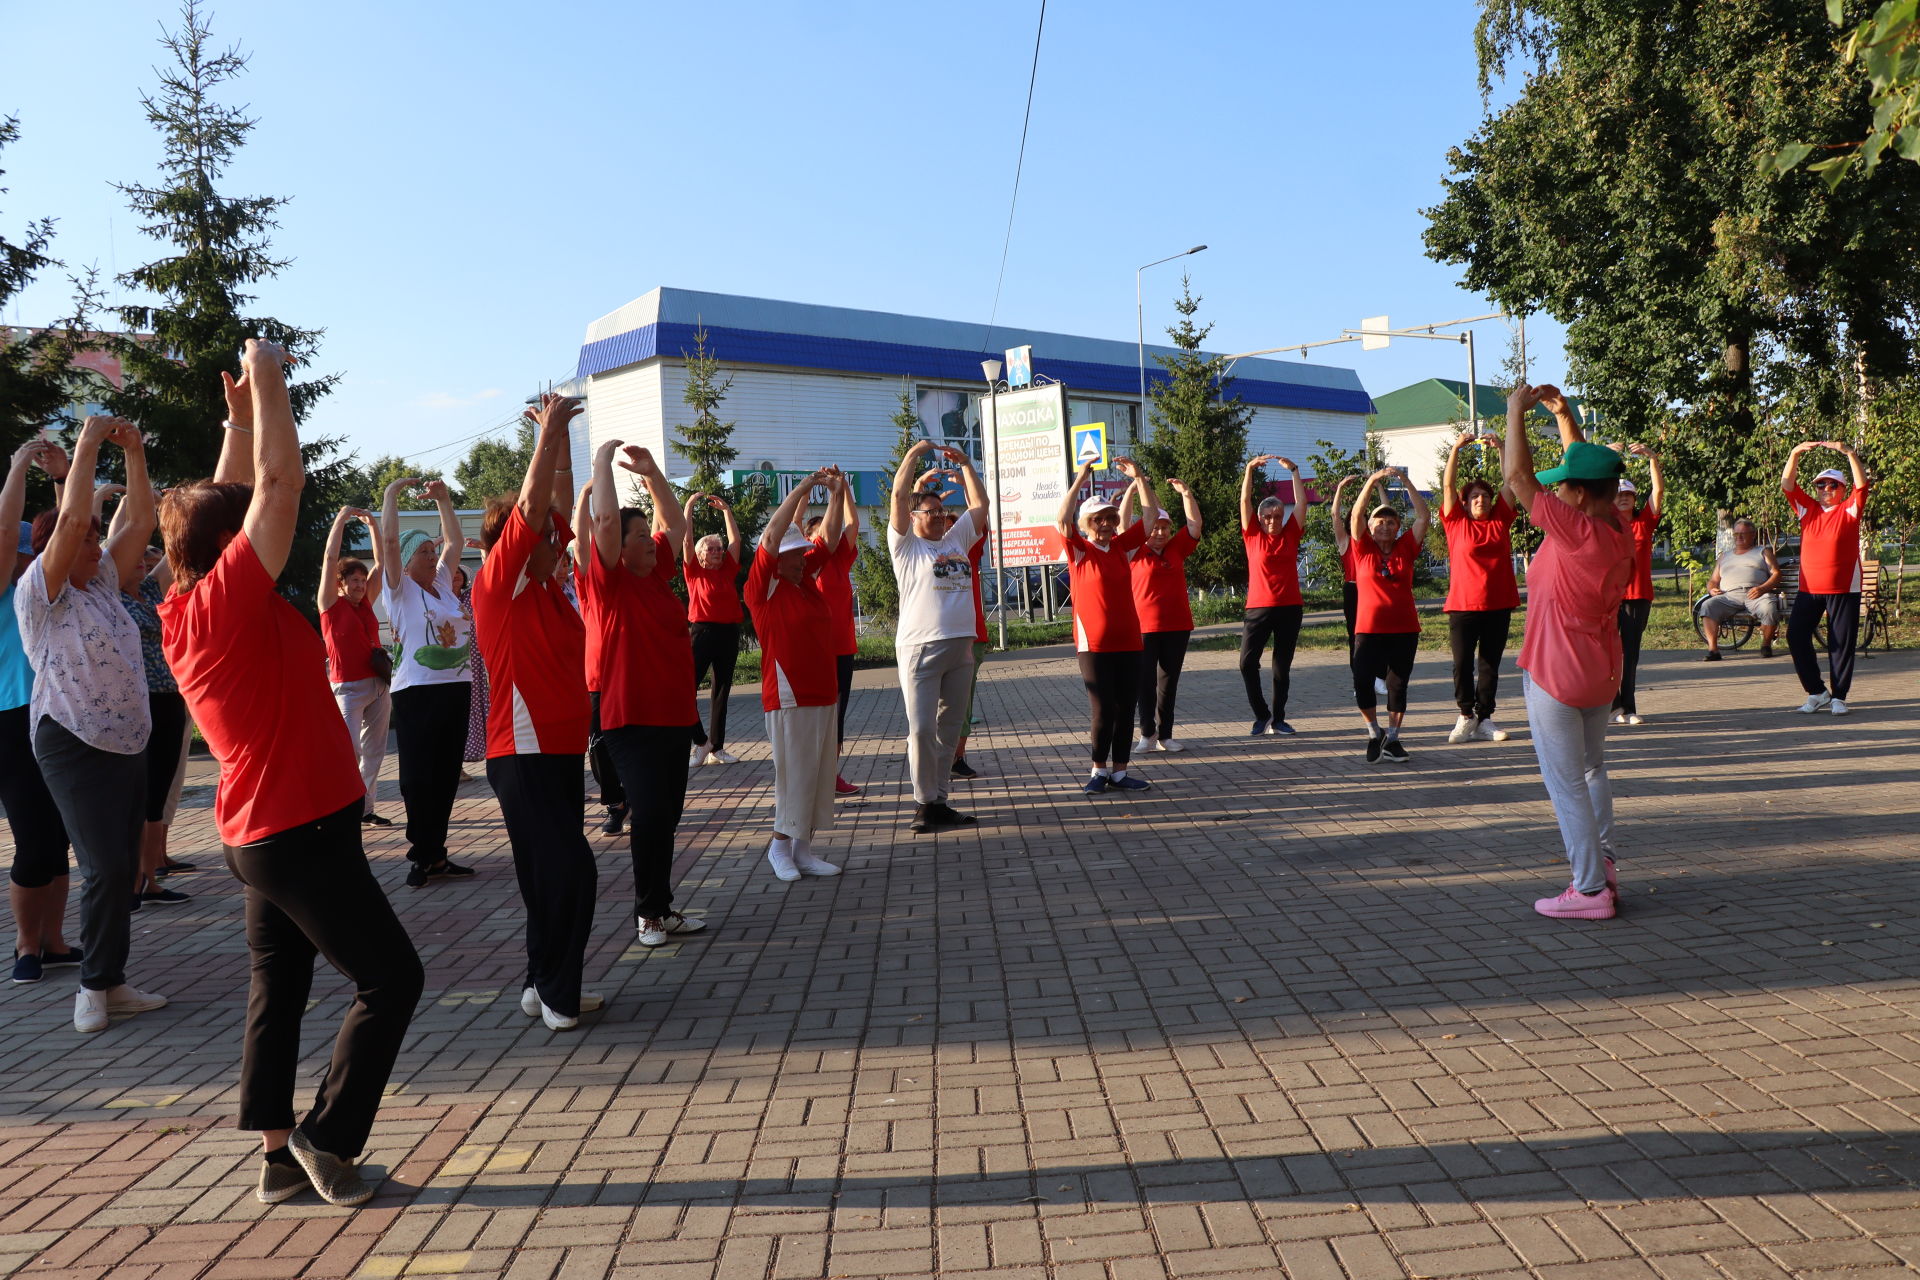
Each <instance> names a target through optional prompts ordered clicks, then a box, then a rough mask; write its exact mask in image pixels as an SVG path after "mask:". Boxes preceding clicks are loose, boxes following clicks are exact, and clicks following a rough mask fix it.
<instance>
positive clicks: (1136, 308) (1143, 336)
mask: <svg viewBox="0 0 1920 1280" xmlns="http://www.w3.org/2000/svg"><path fill="white" fill-rule="evenodd" d="M1206 247H1207V246H1205V245H1203V244H1197V245H1195V246H1193V248H1191V249H1182V250H1181V251H1180V252H1179V253H1170V254H1168V255H1167V256H1166V257H1164V258H1158V259H1156V260H1154V261H1152V262H1149V263H1148V264H1147V266H1146V267H1136V268H1135V269H1134V272H1133V323H1134V327H1135V328H1136V329H1137V330H1138V331H1139V344H1140V420H1139V421H1138V422H1137V423H1136V424H1135V426H1136V427H1137V428H1138V433H1137V434H1138V436H1139V438H1140V439H1142V440H1144V439H1146V435H1147V312H1146V308H1145V307H1144V306H1143V305H1142V303H1141V301H1140V273H1141V272H1142V271H1145V270H1146V269H1147V267H1157V266H1159V265H1160V264H1161V263H1162V262H1172V261H1173V260H1174V259H1175V258H1187V257H1191V256H1192V255H1194V254H1196V253H1199V252H1200V251H1201V250H1202V249H1205V248H1206Z"/></svg>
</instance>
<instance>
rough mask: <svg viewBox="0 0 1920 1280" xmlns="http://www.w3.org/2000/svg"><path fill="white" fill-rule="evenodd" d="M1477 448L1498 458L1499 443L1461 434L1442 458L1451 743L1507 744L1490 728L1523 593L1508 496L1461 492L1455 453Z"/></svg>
mask: <svg viewBox="0 0 1920 1280" xmlns="http://www.w3.org/2000/svg"><path fill="white" fill-rule="evenodd" d="M1475 441H1478V442H1479V443H1480V444H1481V446H1482V447H1483V448H1486V449H1488V450H1490V451H1491V452H1492V453H1493V454H1494V456H1495V457H1496V458H1497V457H1498V456H1499V454H1500V440H1499V437H1497V436H1483V435H1481V434H1480V433H1479V432H1478V431H1477V430H1476V431H1466V432H1462V433H1461V434H1460V436H1459V437H1458V438H1457V439H1455V440H1454V442H1453V447H1452V448H1451V449H1449V450H1448V451H1447V471H1446V476H1445V478H1444V479H1442V480H1441V482H1440V528H1441V530H1442V532H1444V533H1445V534H1446V535H1447V602H1446V606H1445V607H1446V614H1447V640H1448V643H1449V645H1450V646H1451V648H1452V649H1453V700H1454V703H1455V704H1456V705H1457V706H1458V707H1459V708H1460V719H1459V720H1457V721H1455V722H1454V726H1453V732H1452V733H1449V734H1448V735H1447V741H1448V742H1469V741H1472V740H1473V739H1476V738H1478V739H1480V740H1481V741H1483V742H1505V741H1506V740H1507V731H1506V730H1505V729H1502V728H1501V727H1500V726H1499V725H1497V724H1495V723H1494V722H1493V707H1494V698H1495V696H1496V695H1497V694H1498V692H1499V689H1500V656H1501V655H1502V654H1504V653H1505V652H1506V651H1507V639H1508V637H1509V636H1511V635H1512V633H1513V611H1514V610H1515V609H1517V608H1518V607H1519V606H1520V588H1519V586H1518V584H1516V583H1515V582H1514V578H1513V522H1514V520H1515V519H1516V518H1517V517H1518V514H1519V513H1518V512H1516V511H1515V510H1514V509H1513V502H1512V495H1510V494H1508V493H1507V492H1506V491H1505V490H1504V489H1502V490H1500V491H1498V492H1496V491H1495V490H1494V487H1493V486H1492V485H1491V484H1488V483H1487V482H1486V481H1485V480H1470V481H1468V482H1467V485H1466V487H1465V488H1460V487H1459V480H1460V450H1461V449H1462V448H1464V447H1465V446H1467V445H1469V444H1471V443H1474V442H1475Z"/></svg>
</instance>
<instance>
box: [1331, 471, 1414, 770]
mask: <svg viewBox="0 0 1920 1280" xmlns="http://www.w3.org/2000/svg"><path fill="white" fill-rule="evenodd" d="M1405 477H1406V472H1404V471H1402V470H1401V469H1400V468H1398V467H1382V468H1380V470H1378V471H1376V472H1374V473H1373V474H1372V475H1370V476H1368V477H1367V482H1366V484H1364V485H1362V486H1361V487H1360V497H1359V498H1358V499H1356V500H1355V502H1354V504H1353V514H1352V516H1350V517H1349V518H1348V522H1347V536H1348V537H1349V538H1351V539H1353V579H1354V585H1355V586H1356V587H1357V588H1358V589H1359V609H1358V614H1357V616H1356V618H1355V620H1354V621H1355V630H1354V635H1353V657H1352V659H1351V666H1352V667H1353V700H1354V703H1355V705H1356V706H1358V707H1359V708H1360V718H1361V719H1363V720H1365V721H1366V722H1367V763H1368V764H1377V763H1378V762H1379V760H1380V758H1381V756H1383V755H1384V756H1385V757H1386V758H1387V759H1389V760H1391V761H1393V762H1394V763H1396V764H1405V763H1406V762H1407V749H1406V748H1405V747H1403V746H1401V745H1400V724H1401V722H1402V721H1403V720H1405V719H1406V717H1407V681H1408V680H1410V679H1411V678H1412V677H1413V658H1414V654H1415V653H1416V652H1418V650H1419V648H1420V615H1419V613H1418V612H1417V611H1416V610H1415V609H1414V607H1413V566H1414V562H1415V561H1417V560H1418V559H1419V558H1420V544H1421V543H1422V542H1423V541H1425V539H1426V536H1427V500H1426V498H1425V497H1424V496H1422V495H1421V493H1420V491H1419V490H1418V489H1416V488H1414V487H1413V485H1411V484H1408V485H1407V497H1408V498H1409V499H1410V500H1411V501H1412V503H1413V528H1412V529H1410V530H1408V531H1407V532H1405V533H1402V532H1401V531H1400V513H1399V512H1398V511H1396V510H1394V508H1393V507H1392V506H1390V505H1388V504H1386V503H1382V504H1380V505H1379V506H1377V507H1375V508H1373V509H1372V511H1370V512H1368V513H1367V515H1366V516H1364V517H1363V516H1362V515H1361V512H1363V511H1367V500H1368V498H1370V497H1372V495H1373V487H1374V486H1375V485H1376V484H1380V483H1381V482H1382V481H1384V480H1392V479H1395V478H1400V479H1402V480H1404V479H1405ZM1383 488H1384V486H1383ZM1380 679H1384V680H1385V681H1386V685H1387V728H1386V732H1385V735H1384V736H1382V733H1381V729H1380V720H1379V717H1378V715H1377V714H1376V713H1375V709H1376V708H1377V707H1378V706H1379V694H1378V693H1376V692H1375V690H1374V683H1373V682H1374V681H1375V680H1380Z"/></svg>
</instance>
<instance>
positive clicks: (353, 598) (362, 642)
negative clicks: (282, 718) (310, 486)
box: [315, 507, 393, 827]
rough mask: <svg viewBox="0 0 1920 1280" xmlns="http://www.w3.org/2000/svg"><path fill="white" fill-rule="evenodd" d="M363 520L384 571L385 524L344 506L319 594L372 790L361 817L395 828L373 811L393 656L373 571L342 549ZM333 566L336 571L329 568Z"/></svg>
mask: <svg viewBox="0 0 1920 1280" xmlns="http://www.w3.org/2000/svg"><path fill="white" fill-rule="evenodd" d="M354 520H358V521H359V522H360V523H361V524H363V525H365V526H366V527H367V533H368V534H369V537H368V540H367V545H368V546H369V547H371V548H372V551H373V570H372V571H373V572H374V573H378V572H379V571H380V526H379V524H378V523H377V522H376V521H375V520H374V518H373V515H372V513H370V512H367V511H363V510H361V509H360V508H359V507H342V508H340V514H339V515H337V516H335V517H334V518H333V527H332V528H331V529H329V530H328V531H327V549H326V553H325V554H324V555H322V556H321V557H320V564H321V566H322V567H321V571H320V572H321V577H320V592H319V597H318V599H317V600H316V601H315V603H316V604H318V605H319V606H320V635H321V638H322V639H324V640H325V641H326V643H327V679H328V680H329V681H331V682H332V684H333V700H334V702H335V703H337V704H338V705H339V707H340V716H341V718H342V719H343V720H345V721H346V722H347V732H348V733H349V734H351V735H353V742H354V751H355V754H356V755H357V756H358V757H359V760H360V781H361V782H362V783H363V784H365V786H366V788H367V798H366V808H365V809H364V811H362V813H361V814H360V821H361V822H363V823H365V824H366V825H368V826H370V827H390V826H392V825H393V823H392V822H390V821H389V820H387V819H386V818H383V817H381V816H380V815H379V814H377V813H375V812H374V811H373V795H374V791H375V789H376V788H377V787H378V786H379V785H380V764H381V762H382V761H384V760H385V759H386V758H387V718H388V716H389V715H390V714H391V713H392V711H393V699H392V697H391V696H389V695H388V693H387V681H388V680H389V679H390V678H391V677H392V675H393V659H392V657H391V656H390V655H388V653H387V651H386V650H385V648H383V647H382V646H381V644H380V618H379V615H378V614H376V613H374V611H373V600H372V599H371V597H369V596H368V594H367V583H368V581H369V578H370V575H369V573H368V570H367V565H366V563H365V562H364V561H362V560H360V559H359V558H358V557H355V556H343V555H341V554H340V547H341V543H342V541H343V539H344V538H345V535H346V531H347V525H348V523H349V522H351V521H354ZM329 570H330V571H331V572H329ZM376 653H378V654H379V655H380V660H381V661H382V662H383V663H384V666H383V668H382V669H383V670H384V671H385V672H386V674H385V675H382V674H380V672H379V671H376V670H375V668H374V661H375V659H374V654H376Z"/></svg>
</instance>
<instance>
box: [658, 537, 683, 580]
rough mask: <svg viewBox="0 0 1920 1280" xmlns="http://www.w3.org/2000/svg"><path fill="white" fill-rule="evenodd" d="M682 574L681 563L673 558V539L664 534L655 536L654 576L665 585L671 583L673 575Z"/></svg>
mask: <svg viewBox="0 0 1920 1280" xmlns="http://www.w3.org/2000/svg"><path fill="white" fill-rule="evenodd" d="M678 572H680V562H679V561H678V560H676V559H674V557H673V539H672V538H669V537H668V536H667V535H666V534H664V533H656V534H654V535H653V576H654V577H656V578H658V579H660V581H661V582H663V583H671V582H672V581H673V575H674V574H676V573H678Z"/></svg>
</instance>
